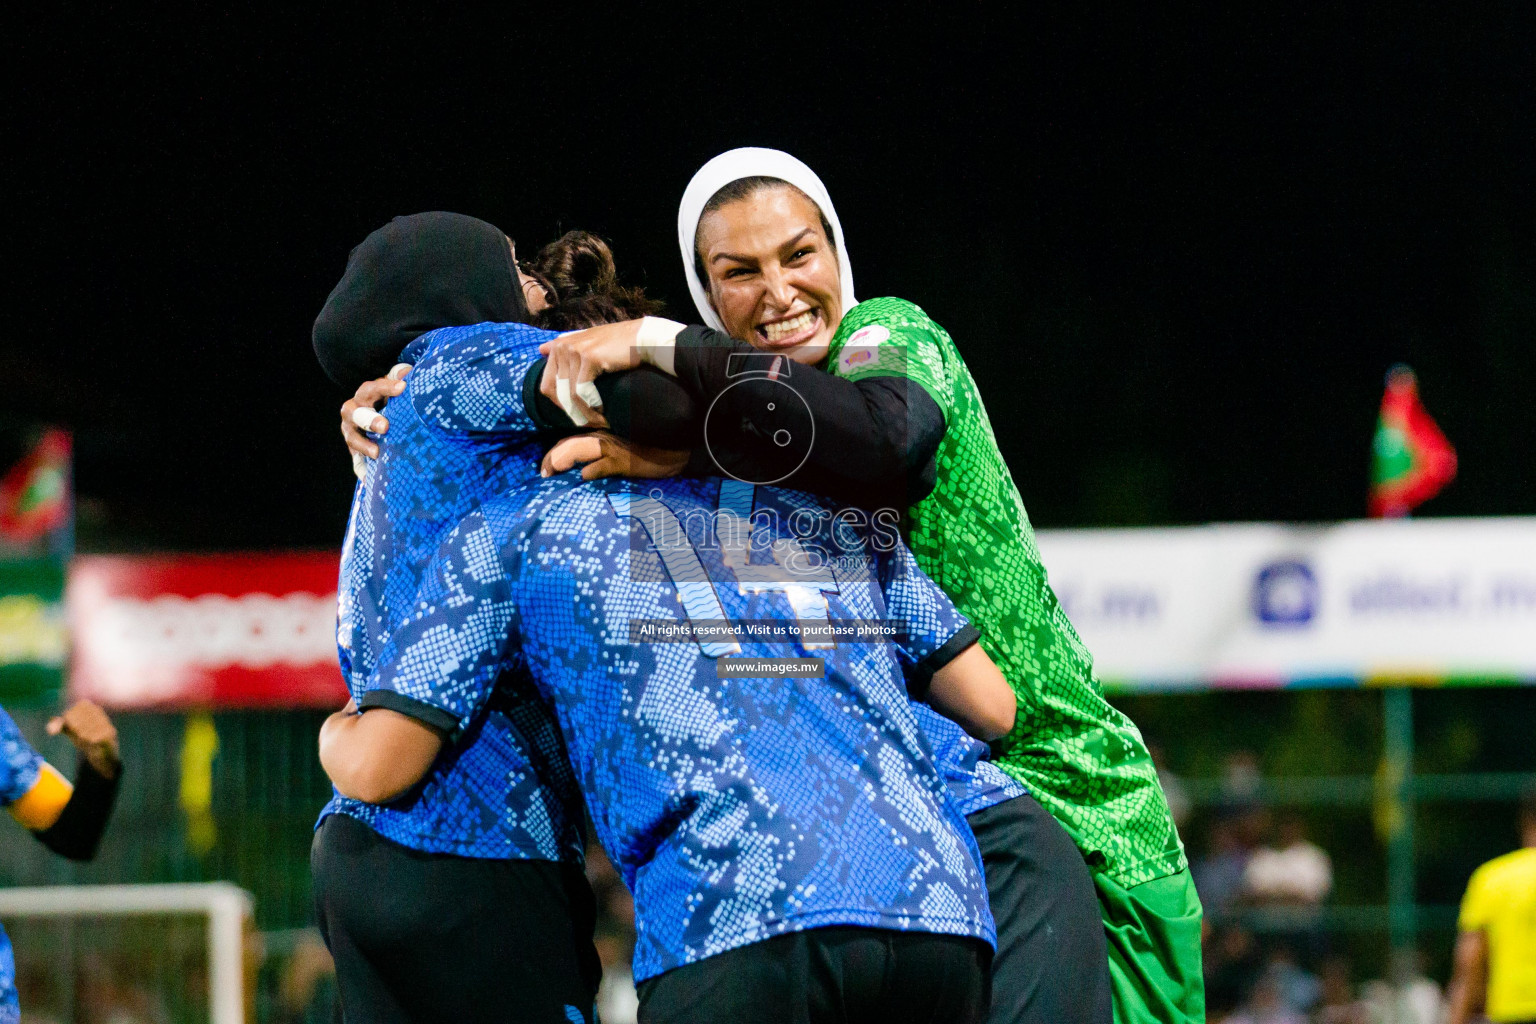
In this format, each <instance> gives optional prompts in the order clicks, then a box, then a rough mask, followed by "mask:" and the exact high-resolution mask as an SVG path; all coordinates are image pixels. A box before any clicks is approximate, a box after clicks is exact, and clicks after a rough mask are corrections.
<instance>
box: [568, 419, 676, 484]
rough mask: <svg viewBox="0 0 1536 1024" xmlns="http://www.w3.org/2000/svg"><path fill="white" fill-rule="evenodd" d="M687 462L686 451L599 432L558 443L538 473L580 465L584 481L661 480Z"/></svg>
mask: <svg viewBox="0 0 1536 1024" xmlns="http://www.w3.org/2000/svg"><path fill="white" fill-rule="evenodd" d="M687 464H688V453H687V452H677V451H671V450H669V449H666V448H651V447H648V446H646V445H643V444H636V443H635V442H633V441H629V440H626V439H625V438H622V437H616V436H614V435H613V434H610V433H607V432H606V431H597V432H595V433H591V434H578V435H577V436H575V437H568V438H566V439H565V440H563V441H561V442H560V443H559V444H557V445H555V446H554V447H553V448H551V449H550V450H549V452H548V453H547V454H545V456H544V462H543V463H542V464H541V465H540V466H539V474H540V475H541V476H552V475H554V474H555V473H564V472H566V471H567V470H569V469H571V468H572V467H574V466H578V465H579V466H581V467H582V469H581V478H582V479H583V480H601V479H602V478H603V477H605V476H628V477H636V478H639V479H642V480H661V479H663V478H665V477H671V476H677V475H678V474H679V473H681V472H682V471H683V467H684V466H686V465H687Z"/></svg>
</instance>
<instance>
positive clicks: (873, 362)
mask: <svg viewBox="0 0 1536 1024" xmlns="http://www.w3.org/2000/svg"><path fill="white" fill-rule="evenodd" d="M947 340H948V339H947V338H946V336H945V335H944V333H943V331H942V330H941V329H940V328H939V326H938V325H937V324H935V323H934V322H933V321H932V320H930V319H929V318H928V314H926V313H924V312H923V311H922V310H921V309H919V308H918V307H917V306H915V305H913V304H912V303H910V302H907V301H906V300H904V299H870V300H868V301H866V302H861V303H859V304H858V305H857V306H854V307H853V309H851V310H849V311H848V315H847V316H845V317H843V322H842V323H841V324H839V325H838V328H837V333H836V334H835V335H834V336H833V338H832V345H831V347H830V348H829V350H828V352H827V370H828V371H829V372H831V373H833V374H835V375H836V376H839V377H844V378H846V379H848V380H863V379H864V378H866V377H906V378H908V379H909V380H912V381H914V382H916V383H917V384H918V385H919V386H921V387H922V389H923V390H924V391H926V392H928V397H930V398H932V399H933V401H934V404H935V405H937V406H938V407H939V409H940V411H941V412H943V413H944V420H945V422H946V423H948V422H949V419H950V409H951V408H952V407H953V405H954V389H953V388H952V387H950V380H949V377H950V367H949V359H948V358H947V355H948V352H947V346H946V344H945V342H946V341H947Z"/></svg>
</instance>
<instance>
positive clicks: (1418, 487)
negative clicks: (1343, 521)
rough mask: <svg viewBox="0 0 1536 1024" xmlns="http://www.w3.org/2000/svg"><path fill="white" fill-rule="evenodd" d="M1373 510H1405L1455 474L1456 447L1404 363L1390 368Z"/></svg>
mask: <svg viewBox="0 0 1536 1024" xmlns="http://www.w3.org/2000/svg"><path fill="white" fill-rule="evenodd" d="M1372 448H1373V450H1374V456H1375V458H1374V463H1373V466H1372V471H1371V515H1373V516H1405V515H1407V514H1408V513H1409V512H1411V511H1413V509H1415V508H1416V507H1418V506H1419V505H1422V504H1423V503H1424V502H1426V501H1428V500H1429V499H1430V498H1433V497H1434V496H1435V495H1436V494H1438V493H1440V489H1441V488H1442V487H1444V486H1445V485H1446V484H1448V483H1450V482H1451V480H1453V479H1454V478H1455V476H1456V449H1454V448H1452V447H1451V443H1450V442H1449V441H1447V440H1446V439H1445V435H1444V434H1443V433H1441V432H1440V428H1439V427H1438V426H1436V425H1435V421H1434V420H1432V419H1430V418H1429V413H1428V412H1426V411H1425V410H1424V405H1423V403H1422V402H1420V401H1419V381H1418V378H1417V377H1415V376H1414V375H1413V371H1412V370H1410V369H1408V367H1406V366H1403V365H1401V364H1399V365H1397V366H1394V367H1392V369H1391V371H1390V372H1389V373H1388V374H1387V390H1386V393H1385V394H1384V395H1382V396H1381V419H1380V420H1379V421H1378V422H1377V424H1376V440H1375V442H1374V443H1373V444H1372Z"/></svg>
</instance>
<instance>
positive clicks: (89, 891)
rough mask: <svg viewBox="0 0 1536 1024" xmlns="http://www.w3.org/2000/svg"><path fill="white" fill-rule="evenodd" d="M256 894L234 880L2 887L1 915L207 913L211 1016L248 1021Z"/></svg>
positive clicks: (229, 1022) (218, 1022) (216, 1022)
mask: <svg viewBox="0 0 1536 1024" xmlns="http://www.w3.org/2000/svg"><path fill="white" fill-rule="evenodd" d="M251 909H252V902H251V894H250V893H248V892H246V891H245V890H244V889H242V888H240V887H239V886H237V885H234V884H232V883H230V882H197V883H185V884H170V885H42V886H32V887H26V888H20V889H0V919H7V918H14V917H125V916H131V915H134V914H203V915H206V916H207V918H208V1019H209V1021H210V1022H211V1024H244V1021H245V984H244V975H243V967H244V961H243V956H244V949H243V942H244V929H245V921H246V919H247V918H248V917H250V916H251Z"/></svg>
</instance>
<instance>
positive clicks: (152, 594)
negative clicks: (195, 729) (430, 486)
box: [65, 551, 347, 709]
mask: <svg viewBox="0 0 1536 1024" xmlns="http://www.w3.org/2000/svg"><path fill="white" fill-rule="evenodd" d="M337 563H338V555H337V554H336V553H335V552H329V551H327V552H297V553H291V554H265V553H262V554H220V555H147V556H139V555H85V556H80V557H77V558H76V559H75V560H74V562H73V563H72V564H71V566H70V572H69V585H68V588H67V590H66V593H65V602H66V605H67V608H68V616H69V624H70V630H71V633H72V634H73V640H74V655H73V658H72V661H71V668H70V674H69V691H70V695H71V696H72V697H75V698H80V697H89V698H91V699H92V700H94V701H97V702H98V703H100V704H103V705H105V706H107V707H110V708H124V709H127V708H184V707H199V708H206V707H216V708H265V707H296V706H307V707H319V708H338V707H340V706H341V705H342V704H343V703H344V702H345V701H346V699H347V691H346V687H345V686H344V685H343V683H342V679H341V671H340V669H339V668H338V667H337V661H336V574H337Z"/></svg>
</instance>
